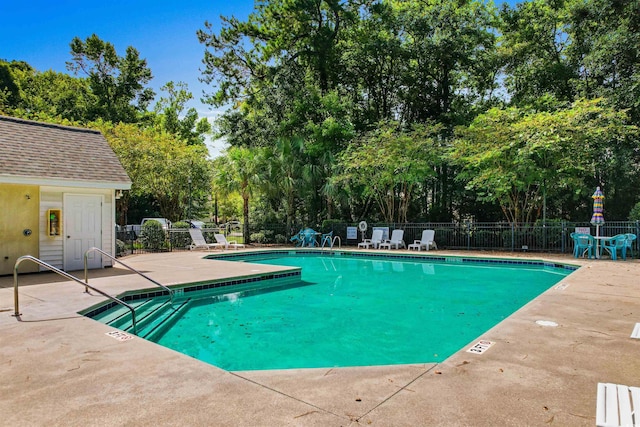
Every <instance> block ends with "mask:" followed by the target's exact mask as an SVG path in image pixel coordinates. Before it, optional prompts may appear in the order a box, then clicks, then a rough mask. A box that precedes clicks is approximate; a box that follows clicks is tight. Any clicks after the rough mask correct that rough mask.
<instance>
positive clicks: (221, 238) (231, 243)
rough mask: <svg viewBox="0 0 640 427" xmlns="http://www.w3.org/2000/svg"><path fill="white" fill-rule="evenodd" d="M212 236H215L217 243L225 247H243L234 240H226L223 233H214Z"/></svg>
mask: <svg viewBox="0 0 640 427" xmlns="http://www.w3.org/2000/svg"><path fill="white" fill-rule="evenodd" d="M214 236H215V238H216V241H217V242H218V245H220V246H221V247H224V248H225V249H229V247H230V246H231V247H232V248H233V249H238V248H244V244H243V243H238V242H236V241H235V240H227V238H226V237H224V234H214Z"/></svg>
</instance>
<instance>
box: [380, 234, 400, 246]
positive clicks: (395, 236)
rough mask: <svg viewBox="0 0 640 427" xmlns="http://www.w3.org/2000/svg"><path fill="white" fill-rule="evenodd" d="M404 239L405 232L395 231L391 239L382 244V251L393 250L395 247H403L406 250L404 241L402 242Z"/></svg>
mask: <svg viewBox="0 0 640 427" xmlns="http://www.w3.org/2000/svg"><path fill="white" fill-rule="evenodd" d="M403 238H404V230H393V233H391V238H390V239H388V240H385V241H384V242H383V243H380V249H382V248H386V249H391V248H392V247H393V246H395V248H396V249H400V248H401V247H402V248H404V247H405V244H404V240H402V239H403Z"/></svg>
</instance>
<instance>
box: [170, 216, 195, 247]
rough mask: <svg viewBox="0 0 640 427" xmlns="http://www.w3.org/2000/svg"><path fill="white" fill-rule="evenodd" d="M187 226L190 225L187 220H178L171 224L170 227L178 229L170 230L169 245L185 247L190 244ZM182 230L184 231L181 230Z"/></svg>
mask: <svg viewBox="0 0 640 427" xmlns="http://www.w3.org/2000/svg"><path fill="white" fill-rule="evenodd" d="M189 227H191V225H190V224H189V223H188V222H184V221H178V222H174V223H173V224H172V225H171V229H172V230H174V229H178V230H179V231H175V232H174V231H172V232H171V233H170V236H171V246H172V247H174V248H186V247H187V246H189V245H190V244H191V236H190V235H189ZM182 230H184V231H182Z"/></svg>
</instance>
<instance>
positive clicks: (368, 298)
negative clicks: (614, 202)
mask: <svg viewBox="0 0 640 427" xmlns="http://www.w3.org/2000/svg"><path fill="white" fill-rule="evenodd" d="M218 259H235V260H238V261H250V262H252V263H253V262H255V263H264V264H273V265H287V266H291V267H299V268H301V271H302V277H301V280H297V279H296V280H293V281H291V280H289V282H288V283H286V284H283V285H282V286H278V287H276V288H271V287H270V288H257V289H256V288H252V289H249V290H244V291H238V292H225V293H220V292H218V294H217V295H207V296H204V297H202V298H195V297H194V298H193V300H192V301H191V302H190V304H189V307H188V309H187V310H185V311H184V312H183V314H182V315H181V316H180V317H179V318H178V319H177V320H175V323H173V324H172V326H171V327H170V328H168V329H166V330H165V331H163V333H162V334H158V335H156V338H154V339H153V340H154V341H155V342H157V343H158V344H161V345H163V346H166V347H169V348H172V349H174V350H177V351H180V352H182V353H185V354H187V355H190V356H192V357H194V358H197V359H199V360H202V361H205V362H208V363H211V364H213V365H216V366H219V367H221V368H223V369H226V370H232V371H237V370H256V369H287V368H314V367H345V366H367V365H390V364H410V363H427V362H441V361H443V360H445V359H446V358H447V357H449V356H450V355H451V354H453V353H454V352H456V351H458V350H460V349H461V348H462V347H463V346H465V345H467V344H469V343H470V342H471V341H472V340H474V339H476V338H478V337H480V336H481V335H482V334H483V333H484V332H486V331H487V330H488V329H490V328H491V327H493V326H494V325H496V324H497V323H499V322H500V321H502V320H503V319H505V318H506V317H508V316H509V315H511V314H512V313H513V312H514V311H516V310H518V309H519V308H520V307H522V306H523V305H524V304H526V303H527V302H529V301H530V300H531V299H533V298H535V297H536V296H537V295H539V294H540V293H542V292H543V291H545V290H546V289H548V288H549V287H551V286H552V285H553V284H555V283H557V282H558V281H559V280H561V279H562V278H563V277H565V276H566V275H567V274H569V273H571V271H572V269H571V268H564V266H554V265H548V264H545V263H543V262H539V261H537V262H536V261H534V262H530V261H523V262H520V261H515V262H509V261H505V260H498V261H496V260H483V259H479V258H453V257H445V258H443V257H439V258H417V257H402V256H390V257H377V256H369V255H363V254H357V253H350V254H340V253H331V254H329V253H326V254H325V253H322V252H293V251H291V252H283V251H280V253H275V254H274V253H270V254H252V255H244V256H240V255H229V256H225V257H222V258H221V257H218Z"/></svg>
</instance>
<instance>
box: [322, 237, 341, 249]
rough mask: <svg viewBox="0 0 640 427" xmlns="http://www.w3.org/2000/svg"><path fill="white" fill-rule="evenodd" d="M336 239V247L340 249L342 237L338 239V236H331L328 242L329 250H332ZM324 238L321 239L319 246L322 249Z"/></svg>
mask: <svg viewBox="0 0 640 427" xmlns="http://www.w3.org/2000/svg"><path fill="white" fill-rule="evenodd" d="M336 241H337V242H338V249H340V248H341V247H342V239H340V236H333V239H331V242H330V243H329V246H328V247H329V250H333V247H334V246H335V244H336ZM325 242H326V240H325V239H322V246H321V247H320V249H323V250H324V244H325Z"/></svg>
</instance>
